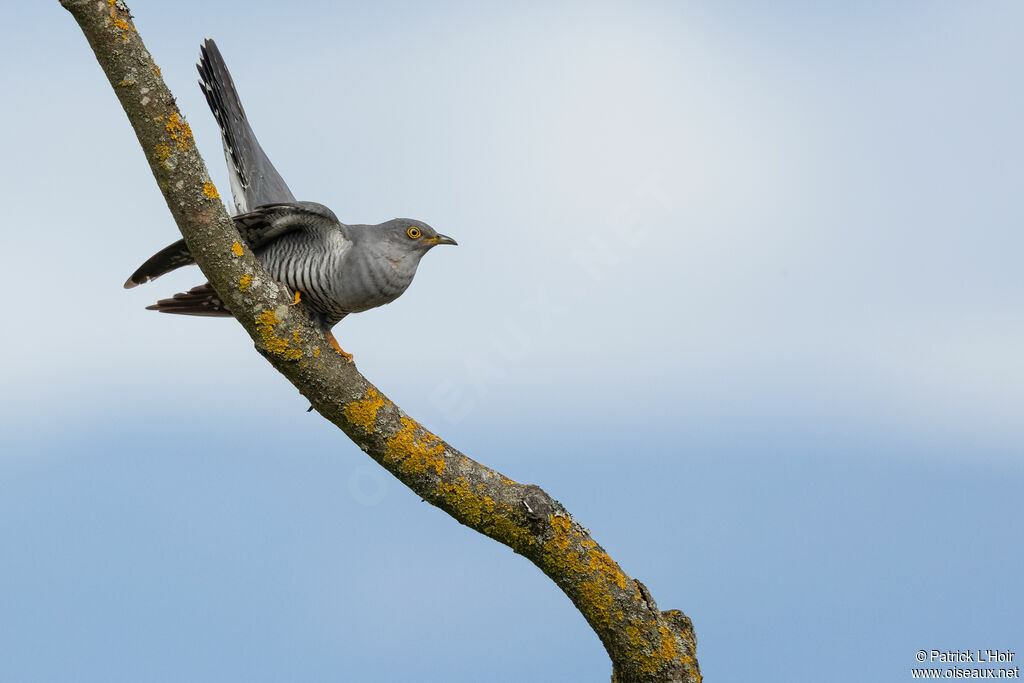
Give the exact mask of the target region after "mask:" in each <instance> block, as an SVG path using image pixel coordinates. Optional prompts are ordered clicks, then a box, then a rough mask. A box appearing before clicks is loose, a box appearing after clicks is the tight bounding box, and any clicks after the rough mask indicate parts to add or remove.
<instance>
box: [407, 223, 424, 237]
mask: <svg viewBox="0 0 1024 683" xmlns="http://www.w3.org/2000/svg"><path fill="white" fill-rule="evenodd" d="M405 234H406V235H408V236H409V237H411V238H412V239H414V240H415V239H419V237H420V235H422V234H423V233H422V232H420V229H419V228H417V227H416V226H415V225H410V226H409V228H408V229H407V230H406V231H405Z"/></svg>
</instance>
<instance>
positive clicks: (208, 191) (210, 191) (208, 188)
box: [203, 183, 220, 199]
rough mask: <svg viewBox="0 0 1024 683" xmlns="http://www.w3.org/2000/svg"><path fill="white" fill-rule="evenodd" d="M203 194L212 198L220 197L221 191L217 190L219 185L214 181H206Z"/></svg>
mask: <svg viewBox="0 0 1024 683" xmlns="http://www.w3.org/2000/svg"><path fill="white" fill-rule="evenodd" d="M203 194H205V195H206V196H207V197H209V198H210V199H220V193H219V192H217V186H216V185H214V184H213V183H206V184H204V185H203Z"/></svg>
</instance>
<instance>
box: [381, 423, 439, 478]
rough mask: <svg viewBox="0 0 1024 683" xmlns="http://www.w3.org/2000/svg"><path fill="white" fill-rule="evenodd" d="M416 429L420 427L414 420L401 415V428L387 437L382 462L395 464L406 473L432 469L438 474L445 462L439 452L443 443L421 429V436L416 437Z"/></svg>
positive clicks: (419, 472) (423, 471)
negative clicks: (385, 450)
mask: <svg viewBox="0 0 1024 683" xmlns="http://www.w3.org/2000/svg"><path fill="white" fill-rule="evenodd" d="M417 429H422V428H421V427H420V426H419V425H418V424H417V423H416V421H415V420H413V419H411V418H408V417H403V418H402V428H401V429H400V430H399V431H398V433H397V434H395V435H394V436H393V437H391V438H390V439H388V449H387V453H386V454H385V455H384V462H386V463H391V464H395V465H397V466H398V467H399V469H401V470H402V471H403V472H405V473H407V474H426V473H427V472H428V470H431V469H433V470H434V472H435V474H436V475H437V476H440V475H441V474H442V473H443V472H444V470H445V467H447V463H445V461H444V458H443V457H441V454H442V453H444V443H442V441H441V440H440V439H438V438H437V437H436V436H434V435H433V434H431V433H430V432H428V431H426V430H423V436H422V437H420V438H418V439H417V438H416V431H417Z"/></svg>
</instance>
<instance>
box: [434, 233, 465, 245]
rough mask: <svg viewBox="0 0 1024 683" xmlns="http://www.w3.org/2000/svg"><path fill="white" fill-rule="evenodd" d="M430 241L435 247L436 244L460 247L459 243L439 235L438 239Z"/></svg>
mask: <svg viewBox="0 0 1024 683" xmlns="http://www.w3.org/2000/svg"><path fill="white" fill-rule="evenodd" d="M429 241H431V242H433V243H434V244H435V245H436V244H450V245H452V246H453V247H457V246H459V243H458V242H456V241H455V240H453V239H452V238H451V237H449V236H448V235H438V236H437V237H434V238H431V239H430V240H429Z"/></svg>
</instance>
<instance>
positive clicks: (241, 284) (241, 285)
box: [238, 273, 252, 292]
mask: <svg viewBox="0 0 1024 683" xmlns="http://www.w3.org/2000/svg"><path fill="white" fill-rule="evenodd" d="M251 285H252V275H250V274H249V273H246V274H245V275H243V276H242V277H240V278H239V279H238V291H239V292H244V291H246V290H247V289H249V287H250V286H251Z"/></svg>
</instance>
